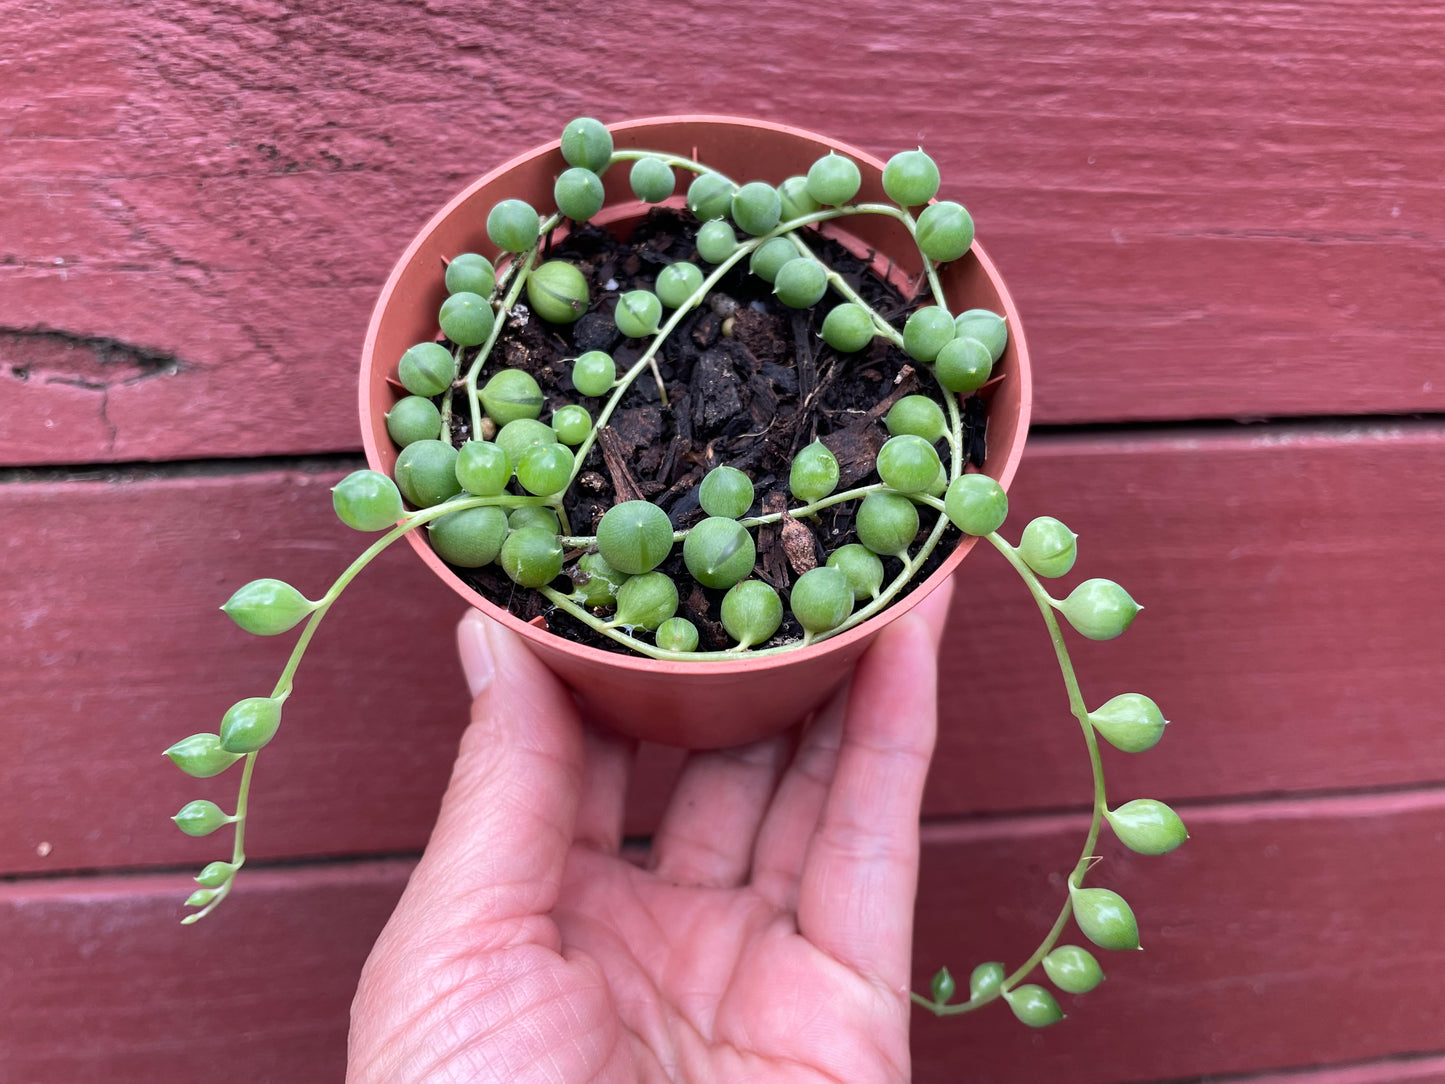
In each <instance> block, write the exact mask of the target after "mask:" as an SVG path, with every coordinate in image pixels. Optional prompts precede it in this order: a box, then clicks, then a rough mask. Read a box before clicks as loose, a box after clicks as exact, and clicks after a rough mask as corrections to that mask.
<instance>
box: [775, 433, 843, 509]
mask: <svg viewBox="0 0 1445 1084" xmlns="http://www.w3.org/2000/svg"><path fill="white" fill-rule="evenodd" d="M839 474H840V472H839V468H838V459H837V457H836V456H835V455H833V453H832V452H830V451H829V450H828V446H827V445H826V444H824V443H823V442H822V441H821V440H815V441H813V443H812V444H809V445H808V446H807V447H806V448H804V449H803V450H802V451H800V452H799V453H798V454H797V455H796V456H794V457H793V465H792V468H791V469H790V470H789V471H788V489H789V490H790V491H791V492H792V494H793V496H794V497H797V498H798V500H800V501H803V502H804V503H805V504H806V503H811V502H813V501H819V500H822V499H823V498H824V497H826V496H828V494H830V493H832V492H833V491H834V490H835V489H837V488H838V478H839Z"/></svg>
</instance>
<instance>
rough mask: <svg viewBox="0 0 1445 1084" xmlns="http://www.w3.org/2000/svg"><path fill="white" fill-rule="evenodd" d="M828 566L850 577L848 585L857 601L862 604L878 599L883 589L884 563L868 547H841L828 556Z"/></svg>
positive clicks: (859, 545) (857, 544)
mask: <svg viewBox="0 0 1445 1084" xmlns="http://www.w3.org/2000/svg"><path fill="white" fill-rule="evenodd" d="M828 564H829V565H830V566H832V567H833V568H841V569H842V570H843V574H844V575H845V576H847V577H848V585H849V586H850V587H851V588H852V589H853V598H854V600H855V601H857V602H862V601H863V600H864V599H872V598H877V597H878V592H879V590H880V589H881V588H882V587H883V562H882V561H881V560H880V559H879V557H878V555H877V554H876V553H874V552H873V551H872V550H870V549H869V548H868V547H867V546H864V545H862V544H860V543H858V542H849V543H848V544H847V545H846V546H839V547H838V548H837V549H835V550H834V551H833V552H832V553H830V554H828Z"/></svg>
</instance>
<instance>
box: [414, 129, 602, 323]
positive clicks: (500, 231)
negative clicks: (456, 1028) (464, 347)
mask: <svg viewBox="0 0 1445 1084" xmlns="http://www.w3.org/2000/svg"><path fill="white" fill-rule="evenodd" d="M609 154H610V152H609ZM541 230H542V220H541V219H540V218H538V217H537V212H536V211H535V210H534V209H533V208H532V205H531V204H529V203H527V202H525V201H524V200H519V199H504V200H502V202H501V203H499V204H497V205H496V206H495V207H493V208H492V209H491V210H490V211H489V212H487V236H488V237H489V238H491V241H492V244H494V245H496V246H497V247H498V248H500V249H502V250H503V251H504V252H526V251H527V250H528V249H529V248H531V247H532V246H533V245H535V244H536V243H537V236H538V234H540V233H541ZM443 330H446V329H445V328H443ZM447 337H448V338H451V336H447ZM452 341H453V342H456V340H455V339H452ZM478 341H479V342H480V340H478Z"/></svg>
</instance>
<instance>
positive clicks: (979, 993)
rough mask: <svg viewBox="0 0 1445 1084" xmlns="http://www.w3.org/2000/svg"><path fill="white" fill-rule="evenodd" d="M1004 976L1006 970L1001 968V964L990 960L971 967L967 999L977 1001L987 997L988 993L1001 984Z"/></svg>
mask: <svg viewBox="0 0 1445 1084" xmlns="http://www.w3.org/2000/svg"><path fill="white" fill-rule="evenodd" d="M1005 977H1006V972H1005V971H1004V969H1003V964H1001V963H997V962H995V961H992V960H991V961H989V962H988V963H986V964H979V965H978V966H977V967H975V968H974V969H973V973H972V974H971V975H969V976H968V999H969V1000H970V1001H978V1000H980V999H981V998H985V997H988V996H989V994H991V993H993V992H994V991H995V990H997V989H998V988H999V987H1000V986H1002V985H1003V980H1004V978H1005Z"/></svg>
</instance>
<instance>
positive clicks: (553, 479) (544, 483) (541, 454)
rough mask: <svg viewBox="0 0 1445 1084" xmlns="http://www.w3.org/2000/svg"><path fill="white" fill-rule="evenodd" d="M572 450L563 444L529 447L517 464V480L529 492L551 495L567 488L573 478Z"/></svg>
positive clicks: (537, 494) (544, 495) (543, 495)
mask: <svg viewBox="0 0 1445 1084" xmlns="http://www.w3.org/2000/svg"><path fill="white" fill-rule="evenodd" d="M574 462H575V460H574V458H573V455H572V451H571V449H569V448H568V447H566V446H565V445H563V444H560V443H558V444H539V445H537V446H536V447H535V448H529V449H527V453H526V455H524V456H522V461H521V462H520V463H518V464H517V481H518V482H520V483H521V485H522V488H523V489H525V490H526V491H527V492H528V493H531V494H534V495H535V496H538V497H551V496H553V495H555V494H558V493H561V492H562V491H563V490H564V489H566V488H567V483H568V482H569V481H571V479H572V465H573V463H574Z"/></svg>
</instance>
